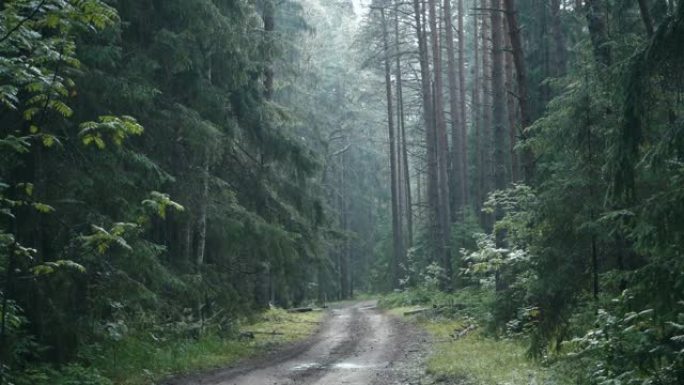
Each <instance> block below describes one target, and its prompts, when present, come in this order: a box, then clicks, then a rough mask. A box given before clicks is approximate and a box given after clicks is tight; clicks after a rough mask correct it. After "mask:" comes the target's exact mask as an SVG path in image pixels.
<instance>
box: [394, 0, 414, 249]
mask: <svg viewBox="0 0 684 385" xmlns="http://www.w3.org/2000/svg"><path fill="white" fill-rule="evenodd" d="M399 6H400V2H399V1H396V2H395V5H394V40H395V55H396V75H395V76H396V81H397V115H398V118H397V119H398V124H399V141H398V146H399V154H398V157H399V159H400V161H401V164H402V167H401V169H400V172H401V173H402V174H403V184H400V186H399V189H400V190H403V191H404V194H403V198H404V199H403V204H404V216H405V218H406V231H407V237H406V242H405V245H404V246H405V248H406V247H411V246H412V245H413V214H412V211H411V176H410V174H409V161H408V149H407V142H408V140H407V139H406V119H405V114H404V91H403V84H402V73H401V54H400V49H399V41H400V39H399ZM403 262H405V261H403Z"/></svg>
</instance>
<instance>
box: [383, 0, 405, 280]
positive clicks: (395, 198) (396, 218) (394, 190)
mask: <svg viewBox="0 0 684 385" xmlns="http://www.w3.org/2000/svg"><path fill="white" fill-rule="evenodd" d="M380 15H381V16H382V39H383V48H384V56H385V60H384V61H385V91H386V94H387V129H388V133H389V147H390V178H391V180H390V190H391V194H392V239H393V249H394V250H393V256H394V257H393V260H392V286H393V287H394V288H398V287H399V278H400V271H399V264H400V263H401V262H402V261H403V258H402V255H403V249H404V247H403V239H402V238H403V237H402V234H403V231H402V226H401V210H400V206H399V191H398V190H399V189H398V187H399V183H398V171H399V170H398V167H397V166H398V165H397V151H396V144H397V141H396V138H395V129H394V108H393V106H392V76H391V67H390V66H391V64H390V48H389V34H388V31H387V18H386V17H385V9H384V8H381V9H380Z"/></svg>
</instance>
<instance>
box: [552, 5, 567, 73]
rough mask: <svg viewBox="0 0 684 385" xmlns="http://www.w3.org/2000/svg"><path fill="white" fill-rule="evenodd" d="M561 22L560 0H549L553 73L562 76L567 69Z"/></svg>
mask: <svg viewBox="0 0 684 385" xmlns="http://www.w3.org/2000/svg"><path fill="white" fill-rule="evenodd" d="M562 27H563V23H562V19H561V0H551V33H552V34H553V40H554V46H555V49H556V52H555V53H554V55H553V56H554V75H555V76H563V75H565V73H566V71H567V68H566V67H567V56H568V55H567V50H566V48H565V36H563V28H562Z"/></svg>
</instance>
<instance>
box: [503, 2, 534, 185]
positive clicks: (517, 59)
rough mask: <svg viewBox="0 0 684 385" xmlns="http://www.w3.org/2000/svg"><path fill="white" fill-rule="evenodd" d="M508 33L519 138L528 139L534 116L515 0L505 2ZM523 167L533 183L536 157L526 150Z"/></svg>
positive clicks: (526, 180)
mask: <svg viewBox="0 0 684 385" xmlns="http://www.w3.org/2000/svg"><path fill="white" fill-rule="evenodd" d="M504 5H505V10H506V21H507V24H508V33H509V35H510V39H511V48H512V54H513V63H514V64H515V74H516V79H517V93H518V108H519V109H520V126H521V127H520V130H519V134H518V136H519V137H520V138H522V139H523V140H526V139H527V135H526V134H525V129H527V127H529V126H530V124H532V115H531V112H530V107H529V91H528V83H527V67H526V66H525V53H524V51H523V45H522V38H521V37H520V28H519V26H518V17H517V12H518V10H517V8H516V5H515V0H504ZM522 163H523V164H522V166H523V173H524V178H525V182H526V183H528V184H531V183H532V179H533V178H534V155H533V154H532V152H531V150H529V149H526V150H524V151H523V153H522Z"/></svg>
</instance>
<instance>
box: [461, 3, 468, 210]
mask: <svg viewBox="0 0 684 385" xmlns="http://www.w3.org/2000/svg"><path fill="white" fill-rule="evenodd" d="M463 15H464V9H463V0H458V75H459V80H458V86H459V89H458V92H459V100H458V102H459V107H460V110H461V147H460V152H461V180H462V181H463V183H462V184H461V194H462V195H463V207H462V208H461V209H462V210H463V220H464V221H465V207H466V206H467V205H468V201H469V200H470V197H469V195H470V194H469V192H468V119H467V112H466V79H465V71H466V69H465V25H464V23H463Z"/></svg>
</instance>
